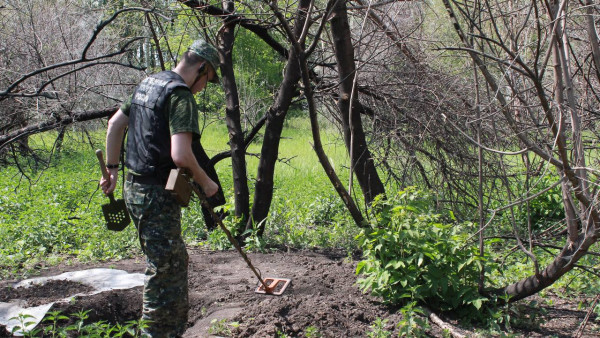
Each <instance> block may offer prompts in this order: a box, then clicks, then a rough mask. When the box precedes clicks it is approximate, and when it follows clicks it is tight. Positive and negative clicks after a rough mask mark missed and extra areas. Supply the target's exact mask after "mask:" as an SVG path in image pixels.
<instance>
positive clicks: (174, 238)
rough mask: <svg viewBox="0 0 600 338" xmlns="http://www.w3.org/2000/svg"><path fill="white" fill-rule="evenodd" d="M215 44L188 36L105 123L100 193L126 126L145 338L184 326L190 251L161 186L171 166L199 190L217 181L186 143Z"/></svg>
mask: <svg viewBox="0 0 600 338" xmlns="http://www.w3.org/2000/svg"><path fill="white" fill-rule="evenodd" d="M218 64H219V58H218V54H217V51H216V49H215V48H214V47H213V46H211V45H210V44H208V43H206V42H205V41H203V40H197V41H194V43H193V44H192V45H191V46H190V48H189V49H188V51H187V52H185V53H184V54H183V57H182V60H181V61H180V62H179V63H178V64H177V66H176V67H175V69H173V71H164V72H160V73H158V74H155V75H152V76H150V77H147V78H146V79H144V80H143V81H142V82H141V83H140V84H139V85H138V87H137V88H136V90H135V92H134V93H133V95H132V97H131V101H130V102H129V101H128V102H125V103H124V104H123V105H122V106H121V108H120V109H119V110H118V111H117V112H116V113H115V115H113V117H112V118H111V119H110V120H109V122H108V130H107V132H106V163H107V171H108V172H109V177H110V179H109V180H104V179H101V180H100V185H101V186H102V190H103V191H104V193H106V194H108V193H110V192H112V191H113V190H114V189H115V186H116V183H117V179H118V167H119V154H120V148H121V140H122V139H123V136H124V133H125V130H126V129H127V128H128V130H129V131H128V137H127V153H126V154H127V156H126V160H125V165H126V166H127V168H128V175H127V178H126V181H125V190H124V196H125V202H126V204H127V209H128V211H129V214H130V215H131V218H132V219H133V221H134V223H135V226H136V228H137V230H138V234H139V238H140V244H141V247H142V251H143V252H144V254H145V255H146V262H147V267H146V278H145V283H144V302H143V315H142V319H144V320H147V321H148V324H149V327H148V328H146V329H145V330H144V331H143V335H144V336H146V337H177V336H179V335H181V334H183V332H184V331H185V326H186V323H187V311H188V282H187V267H188V255H187V251H186V248H185V244H184V242H183V239H182V237H181V207H180V206H179V205H178V204H177V202H176V201H175V199H174V198H173V197H172V196H171V194H170V193H169V192H167V191H165V189H164V186H165V183H166V181H167V178H168V175H169V172H170V170H171V169H173V168H176V167H180V168H187V169H189V170H190V171H191V172H192V174H193V178H194V181H195V182H196V183H198V184H199V185H200V186H201V187H202V189H203V190H204V193H205V194H206V195H207V196H208V197H211V196H214V195H215V194H216V193H217V191H218V190H219V186H218V185H217V184H216V183H215V182H214V181H213V180H212V179H211V178H210V177H209V176H208V175H207V173H206V172H205V171H204V170H203V169H202V168H201V167H200V165H199V164H198V160H197V159H196V157H195V156H194V153H193V150H192V144H195V143H198V144H199V141H198V140H199V138H200V131H199V127H198V109H197V106H196V102H195V101H194V97H193V95H194V94H196V93H198V92H200V91H202V90H203V89H205V87H206V85H207V82H213V83H218V77H217V73H216V71H217V69H218Z"/></svg>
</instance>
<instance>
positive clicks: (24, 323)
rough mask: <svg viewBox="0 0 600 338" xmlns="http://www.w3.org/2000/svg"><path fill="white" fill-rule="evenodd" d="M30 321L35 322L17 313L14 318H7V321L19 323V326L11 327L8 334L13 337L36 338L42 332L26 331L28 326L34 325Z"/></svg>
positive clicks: (37, 330)
mask: <svg viewBox="0 0 600 338" xmlns="http://www.w3.org/2000/svg"><path fill="white" fill-rule="evenodd" d="M32 319H33V320H35V317H34V316H32V315H28V314H24V313H19V314H18V315H17V316H16V317H12V318H9V320H16V321H18V322H19V325H16V326H15V327H13V329H12V330H11V332H10V333H12V334H13V335H15V334H19V335H23V336H24V337H35V336H37V335H38V334H39V333H40V332H41V331H42V330H41V329H33V330H28V329H27V327H28V326H31V325H34V324H35V321H33V320H32Z"/></svg>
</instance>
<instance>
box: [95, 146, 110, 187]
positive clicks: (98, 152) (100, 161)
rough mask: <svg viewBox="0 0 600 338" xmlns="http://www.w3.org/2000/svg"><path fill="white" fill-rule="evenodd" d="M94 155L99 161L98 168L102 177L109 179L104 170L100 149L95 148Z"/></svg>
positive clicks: (104, 165)
mask: <svg viewBox="0 0 600 338" xmlns="http://www.w3.org/2000/svg"><path fill="white" fill-rule="evenodd" d="M96 157H98V162H99V163H100V169H101V170H102V177H104V179H105V180H107V181H108V180H110V176H108V172H107V171H106V164H104V155H102V150H100V149H98V150H96Z"/></svg>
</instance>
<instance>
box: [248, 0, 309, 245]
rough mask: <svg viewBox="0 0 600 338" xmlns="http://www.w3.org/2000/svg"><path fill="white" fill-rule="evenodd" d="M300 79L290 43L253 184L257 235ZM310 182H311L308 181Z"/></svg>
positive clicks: (298, 28) (301, 17) (301, 18)
mask: <svg viewBox="0 0 600 338" xmlns="http://www.w3.org/2000/svg"><path fill="white" fill-rule="evenodd" d="M309 4H310V0H300V3H299V5H298V12H297V13H296V20H295V24H294V35H295V36H296V37H298V36H300V33H301V32H302V27H303V26H304V22H305V20H306V12H307V9H308V6H309ZM299 80H300V68H299V67H298V55H296V53H294V52H293V47H290V58H289V59H288V62H287V65H286V68H285V73H284V76H283V81H282V82H281V86H280V87H279V90H278V93H277V97H276V98H275V102H274V103H273V105H272V106H271V107H270V108H269V111H268V112H267V123H266V127H265V136H264V139H263V143H262V148H261V152H260V160H259V162H258V172H257V174H256V183H255V186H254V203H253V205H252V219H249V220H248V223H247V225H246V229H251V228H252V226H253V224H260V227H259V229H258V235H259V236H261V235H262V234H263V232H264V229H265V224H264V222H263V221H264V220H265V219H266V218H267V216H268V214H269V208H270V207H271V201H272V200H273V175H274V173H275V163H276V162H277V156H278V155H279V140H280V139H281V131H282V130H283V122H284V120H285V116H286V114H287V111H288V109H289V107H290V104H291V102H292V98H293V97H294V93H295V91H296V88H297V84H298V81H299ZM307 184H309V182H307Z"/></svg>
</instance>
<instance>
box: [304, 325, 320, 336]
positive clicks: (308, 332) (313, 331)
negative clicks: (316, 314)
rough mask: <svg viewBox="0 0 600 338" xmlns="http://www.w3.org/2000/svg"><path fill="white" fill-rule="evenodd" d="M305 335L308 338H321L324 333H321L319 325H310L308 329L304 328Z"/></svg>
mask: <svg viewBox="0 0 600 338" xmlns="http://www.w3.org/2000/svg"><path fill="white" fill-rule="evenodd" d="M304 336H306V338H319V337H322V336H323V335H322V334H321V332H319V329H318V328H317V327H315V326H309V327H307V328H306V329H304Z"/></svg>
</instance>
